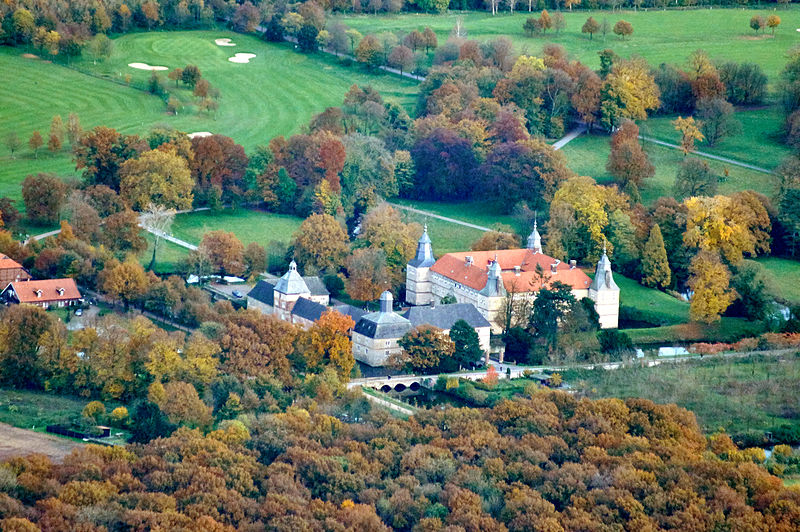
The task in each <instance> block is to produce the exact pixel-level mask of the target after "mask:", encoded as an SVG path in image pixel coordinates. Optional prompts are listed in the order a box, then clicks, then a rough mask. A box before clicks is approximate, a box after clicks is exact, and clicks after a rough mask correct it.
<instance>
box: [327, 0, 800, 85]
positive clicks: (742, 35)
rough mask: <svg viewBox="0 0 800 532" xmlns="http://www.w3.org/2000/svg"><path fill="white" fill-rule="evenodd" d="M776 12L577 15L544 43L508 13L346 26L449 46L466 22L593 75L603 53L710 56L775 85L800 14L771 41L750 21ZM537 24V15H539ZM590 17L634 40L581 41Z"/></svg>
mask: <svg viewBox="0 0 800 532" xmlns="http://www.w3.org/2000/svg"><path fill="white" fill-rule="evenodd" d="M768 11H770V12H771V9H768V8H766V7H765V8H763V9H760V10H751V9H719V8H717V7H714V9H696V10H690V11H672V10H670V11H657V10H650V11H638V12H634V11H622V12H616V13H611V12H608V11H585V10H580V11H575V12H564V17H565V21H566V29H565V30H564V31H562V32H561V33H560V34H555V33H554V32H552V31H550V32H548V33H547V35H545V36H543V37H535V38H529V37H526V36H525V34H524V32H523V30H522V25H523V24H524V23H525V20H526V19H527V18H528V17H529V16H530V14H529V13H528V12H526V11H519V12H517V13H516V14H514V15H509V14H508V13H502V14H500V15H497V16H492V15H491V14H490V13H486V12H466V13H458V12H451V13H448V14H446V15H424V14H403V15H394V16H383V17H374V16H372V15H369V16H367V15H356V16H348V17H342V19H341V20H342V22H344V23H345V24H347V25H348V26H351V27H353V28H355V29H357V30H359V31H360V32H361V33H363V34H367V33H379V32H382V31H400V32H403V33H408V32H409V31H411V30H414V29H421V28H423V27H425V26H430V27H431V28H432V29H433V30H434V31H435V32H436V33H437V35H438V37H439V42H440V43H443V42H444V41H445V40H446V39H447V37H448V36H449V34H450V31H451V30H452V29H453V26H454V24H455V22H456V19H458V18H461V19H462V21H463V26H464V28H465V29H466V32H467V37H468V38H472V39H478V40H481V41H486V40H490V39H493V38H495V37H498V36H500V35H506V36H508V37H510V38H511V39H512V40H513V42H514V45H515V49H516V51H517V52H526V53H531V54H537V53H539V52H540V51H541V49H542V47H543V46H544V45H545V44H546V43H550V42H554V43H558V44H561V45H562V46H564V47H565V48H566V49H567V50H568V51H569V52H570V54H571V55H572V56H574V57H575V58H576V59H579V60H581V61H582V62H583V63H585V64H586V65H588V66H589V67H591V68H595V69H596V68H599V67H600V60H599V58H598V56H597V52H599V51H601V50H603V49H606V48H611V49H613V50H614V51H615V52H616V53H617V54H619V55H620V56H623V57H630V56H631V55H640V56H642V57H644V58H645V59H647V61H648V62H649V63H650V64H651V65H653V66H657V65H659V64H660V63H664V62H666V63H676V64H684V63H685V62H686V59H687V57H688V56H689V54H691V53H692V52H694V51H695V50H697V49H703V50H706V51H707V52H708V53H709V55H710V56H711V57H712V58H713V59H720V60H725V59H728V60H736V61H742V60H744V59H746V60H747V61H752V62H755V63H758V64H759V65H761V67H762V68H763V69H764V71H765V72H766V74H767V75H768V76H769V77H770V79H771V81H774V78H775V76H776V75H777V74H778V73H779V72H780V70H781V69H782V68H783V65H784V63H785V61H786V58H785V55H784V53H785V52H786V50H788V49H789V48H791V47H792V46H794V45H795V44H797V38H796V33H795V31H794V30H795V28H797V27H800V9H795V8H790V9H782V10H780V11H778V12H777V13H778V15H779V16H780V17H781V20H782V24H781V25H780V27H779V28H778V30H777V31H776V33H775V37H772V36H771V35H769V34H767V35H762V34H759V35H756V34H755V33H754V32H753V30H752V29H750V27H749V21H750V17H752V16H753V15H755V14H767V12H768ZM534 15H535V16H537V17H538V15H539V14H538V12H537V13H534ZM589 16H593V17H594V18H595V19H597V20H598V21H602V20H603V19H604V18H605V19H608V21H609V23H610V24H611V25H612V26H613V25H614V23H616V21H618V20H621V19H624V20H627V21H628V22H630V23H631V24H632V25H633V29H634V34H633V36H632V37H631V38H628V39H626V40H624V41H623V40H621V39H620V38H619V37H617V36H616V35H613V34H611V33H609V34H608V35H607V36H606V37H605V38H603V36H602V35H595V37H594V38H593V39H591V40H590V39H589V36H588V35H585V34H582V33H581V26H583V23H584V22H585V21H586V19H587V18H588V17H589Z"/></svg>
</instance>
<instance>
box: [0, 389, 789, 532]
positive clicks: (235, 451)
mask: <svg viewBox="0 0 800 532" xmlns="http://www.w3.org/2000/svg"><path fill="white" fill-rule="evenodd" d="M306 403H307V404H305V405H301V404H298V405H295V406H293V407H291V408H288V409H287V410H286V411H285V412H282V413H264V414H260V415H257V416H253V417H250V418H248V419H247V420H246V423H242V422H238V421H236V422H230V423H225V424H223V425H221V426H220V428H219V429H217V430H214V431H212V432H210V433H208V434H207V435H206V436H203V435H202V434H201V433H200V432H198V431H197V430H190V429H180V430H178V431H177V432H176V433H174V434H173V435H172V436H171V437H169V438H166V439H159V440H157V441H154V442H151V443H149V444H146V445H134V446H131V447H129V448H127V449H122V448H102V447H96V446H89V447H87V448H85V449H83V450H81V451H76V452H74V453H73V454H72V455H71V456H69V457H68V458H67V459H66V460H65V461H64V463H63V464H58V465H55V464H52V463H50V462H49V461H48V460H47V459H44V458H41V457H35V456H34V457H29V458H17V459H13V460H11V461H9V462H8V463H7V464H5V465H3V466H2V467H0V475H1V476H0V479H1V482H0V518H1V519H2V521H0V522H1V523H2V524H3V529H4V530H14V531H17V530H25V531H27V530H39V529H41V530H53V531H62V530H63V531H67V530H69V531H73V530H85V531H95V530H97V531H99V530H144V529H165V530H166V529H168V530H209V531H210V530H214V531H223V530H233V529H236V530H263V529H265V528H266V529H269V530H364V531H366V530H370V531H372V530H382V529H389V528H392V529H396V530H417V531H435V530H448V531H459V530H461V531H487V530H497V531H501V530H520V531H522V530H526V531H530V530H547V531H557V530H576V531H577V530H608V529H624V530H634V529H635V530H720V529H724V530H764V531H766V530H769V531H772V532H778V531H782V530H786V531H790V530H796V529H797V526H798V523H800V494H798V492H797V490H793V489H790V488H785V487H783V486H782V484H781V482H780V480H779V479H777V478H776V477H773V476H771V475H770V474H769V473H767V472H766V471H765V470H764V469H762V468H761V467H759V466H758V465H756V464H755V463H753V461H754V460H758V459H759V456H758V455H759V453H761V455H762V456H761V458H763V451H760V450H745V451H739V450H737V449H736V447H735V446H734V445H733V444H732V443H731V441H730V439H729V438H728V437H727V436H726V435H724V434H717V435H714V436H712V437H710V438H709V439H708V440H706V438H704V437H703V436H702V435H701V434H700V433H699V431H698V428H697V424H696V422H695V420H694V417H693V415H692V414H690V413H688V412H686V411H685V410H681V409H678V408H676V407H674V406H657V405H654V404H653V403H651V402H649V401H644V400H637V399H631V400H628V401H626V402H623V401H620V400H617V399H609V400H598V401H589V400H580V401H578V400H576V399H574V398H572V397H570V396H568V395H566V394H562V393H558V392H533V393H532V396H531V397H530V398H528V397H525V398H520V399H517V400H515V401H513V402H512V401H504V402H502V403H500V404H498V405H497V406H496V407H494V408H492V409H485V410H475V409H449V410H446V411H443V412H425V413H421V414H419V415H417V416H415V417H414V418H413V419H411V420H408V421H399V420H396V419H392V418H390V417H387V416H386V415H385V414H381V413H366V414H365V413H363V412H362V413H355V412H354V411H352V410H351V411H350V412H351V413H352V414H353V415H356V416H357V417H358V421H359V422H358V423H357V424H351V423H348V422H342V421H341V420H340V419H339V418H340V417H341V416H342V414H344V411H343V407H342V406H341V405H340V406H326V407H320V406H317V405H316V404H314V403H310V402H306ZM37 527H39V528H37Z"/></svg>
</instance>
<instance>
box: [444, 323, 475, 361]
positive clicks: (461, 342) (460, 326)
mask: <svg viewBox="0 0 800 532" xmlns="http://www.w3.org/2000/svg"><path fill="white" fill-rule="evenodd" d="M450 339H451V340H452V341H453V343H454V344H455V352H454V353H453V360H454V361H455V363H456V364H457V365H458V366H460V367H462V368H466V367H469V366H470V365H471V364H480V360H481V357H482V356H483V350H482V349H481V343H480V339H479V338H478V333H477V332H476V331H475V329H473V328H472V327H471V326H470V324H469V323H467V322H466V321H464V320H458V321H457V322H455V323H454V324H453V327H452V328H451V329H450Z"/></svg>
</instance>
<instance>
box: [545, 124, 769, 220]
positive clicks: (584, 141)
mask: <svg viewBox="0 0 800 532" xmlns="http://www.w3.org/2000/svg"><path fill="white" fill-rule="evenodd" d="M642 147H643V148H644V150H645V152H646V153H647V155H648V157H649V158H650V162H651V163H652V164H653V166H655V168H656V173H655V175H654V176H653V177H651V178H648V179H646V180H645V182H644V185H643V186H642V187H641V190H640V192H641V195H642V202H643V203H644V204H645V205H648V204H650V203H653V202H654V201H655V200H657V199H658V198H660V197H661V196H672V187H673V185H674V183H675V175H676V174H677V172H678V167H679V165H680V163H681V161H682V160H683V159H684V156H683V152H681V151H680V150H676V149H672V148H667V147H664V146H659V145H657V144H653V143H650V142H642ZM701 149H702V148H701ZM561 151H563V152H564V155H566V157H567V166H569V167H570V169H572V171H573V172H575V173H577V174H579V175H587V176H590V177H593V178H594V179H595V180H597V182H598V183H602V184H607V183H610V182H612V181H613V178H612V177H611V175H610V174H609V173H608V172H606V162H607V161H608V154H609V152H610V151H611V147H610V144H609V137H608V136H605V135H583V136H580V137H578V138H577V139H575V140H573V141H572V142H570V143H569V144H567V145H566V146H564V147H563V148H562V149H561ZM703 160H704V161H706V162H707V163H708V165H709V166H710V167H711V169H712V170H713V171H714V172H716V173H717V175H719V176H723V175H724V172H725V170H726V169H727V171H728V176H727V177H722V178H721V180H720V183H719V192H720V193H722V194H729V193H732V192H737V191H739V190H746V189H749V190H757V191H759V192H761V193H763V194H766V195H767V196H770V197H771V196H772V195H773V194H774V193H775V191H776V190H775V187H776V181H775V177H774V176H772V175H770V174H765V173H763V172H757V171H755V170H749V169H747V168H742V167H739V166H734V165H730V164H725V163H722V162H719V161H714V160H712V159H706V158H703Z"/></svg>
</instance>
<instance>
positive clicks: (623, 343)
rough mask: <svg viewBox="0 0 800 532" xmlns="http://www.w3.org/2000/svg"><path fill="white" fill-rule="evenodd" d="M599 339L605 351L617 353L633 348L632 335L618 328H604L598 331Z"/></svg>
mask: <svg viewBox="0 0 800 532" xmlns="http://www.w3.org/2000/svg"><path fill="white" fill-rule="evenodd" d="M597 341H598V342H600V349H602V350H603V353H617V352H620V351H630V350H632V349H633V342H631V338H630V336H628V335H627V334H625V333H624V332H622V331H618V330H617V329H604V330H602V331H599V332H598V333H597Z"/></svg>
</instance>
